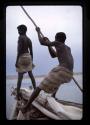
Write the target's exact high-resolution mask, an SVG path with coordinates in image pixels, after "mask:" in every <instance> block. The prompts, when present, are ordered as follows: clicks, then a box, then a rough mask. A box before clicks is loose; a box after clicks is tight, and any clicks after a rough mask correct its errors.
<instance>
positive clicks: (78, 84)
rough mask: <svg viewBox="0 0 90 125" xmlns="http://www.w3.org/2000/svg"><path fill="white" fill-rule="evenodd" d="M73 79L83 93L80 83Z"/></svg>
mask: <svg viewBox="0 0 90 125" xmlns="http://www.w3.org/2000/svg"><path fill="white" fill-rule="evenodd" d="M72 79H73V80H74V82H75V84H76V85H77V86H78V88H79V89H80V90H81V92H83V90H82V89H81V87H80V86H79V84H78V82H77V81H76V80H75V78H74V77H73V78H72Z"/></svg>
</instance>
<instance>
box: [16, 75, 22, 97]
mask: <svg viewBox="0 0 90 125" xmlns="http://www.w3.org/2000/svg"><path fill="white" fill-rule="evenodd" d="M22 79H23V73H18V81H17V99H19V92H20V87H21V82H22Z"/></svg>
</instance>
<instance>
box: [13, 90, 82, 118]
mask: <svg viewBox="0 0 90 125" xmlns="http://www.w3.org/2000/svg"><path fill="white" fill-rule="evenodd" d="M20 92H21V100H20V101H19V104H21V105H23V104H25V103H26V102H27V101H28V99H29V97H30V95H31V93H32V92H33V90H32V89H26V88H22V89H20ZM12 94H13V95H14V96H16V89H14V90H13V92H12ZM17 105H18V101H16V104H15V106H14V109H13V112H12V116H11V119H12V120H14V119H16V120H81V119H82V105H81V104H77V103H72V102H67V101H63V100H56V99H54V98H53V97H51V95H50V94H47V93H45V92H44V91H41V92H40V94H39V95H38V97H37V98H36V99H35V100H34V101H33V102H32V108H30V109H28V111H27V112H25V113H22V112H21V110H18V108H17Z"/></svg>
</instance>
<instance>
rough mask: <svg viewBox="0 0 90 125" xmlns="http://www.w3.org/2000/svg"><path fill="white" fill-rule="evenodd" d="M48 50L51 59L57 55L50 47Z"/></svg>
mask: <svg viewBox="0 0 90 125" xmlns="http://www.w3.org/2000/svg"><path fill="white" fill-rule="evenodd" d="M48 50H49V53H50V55H51V57H52V58H55V57H57V53H56V51H55V50H54V49H53V48H52V47H48Z"/></svg>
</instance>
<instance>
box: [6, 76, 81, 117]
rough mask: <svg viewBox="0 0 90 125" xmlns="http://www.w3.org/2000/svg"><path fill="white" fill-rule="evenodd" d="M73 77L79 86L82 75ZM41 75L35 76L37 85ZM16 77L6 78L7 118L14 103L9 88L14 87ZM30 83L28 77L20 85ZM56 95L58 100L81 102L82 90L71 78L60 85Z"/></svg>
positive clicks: (23, 85)
mask: <svg viewBox="0 0 90 125" xmlns="http://www.w3.org/2000/svg"><path fill="white" fill-rule="evenodd" d="M74 77H75V79H76V80H77V82H78V83H79V85H80V86H81V88H82V87H83V84H82V75H81V74H79V75H74ZM42 79H43V77H38V78H36V82H37V86H38V85H39V83H40V81H42ZM16 83H17V79H7V80H6V117H7V119H10V116H11V112H12V109H13V105H14V104H15V99H14V97H13V96H11V89H12V87H14V88H15V87H16ZM30 85H31V81H30V79H23V81H22V87H25V88H29V86H30ZM56 97H57V98H58V99H60V100H66V101H71V102H77V103H80V104H82V101H83V100H82V99H83V95H82V92H81V91H80V90H79V89H78V87H77V86H76V85H75V83H74V81H73V80H72V81H71V82H70V83H68V84H67V83H65V84H63V85H61V87H60V88H59V89H58V92H57V94H56Z"/></svg>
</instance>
